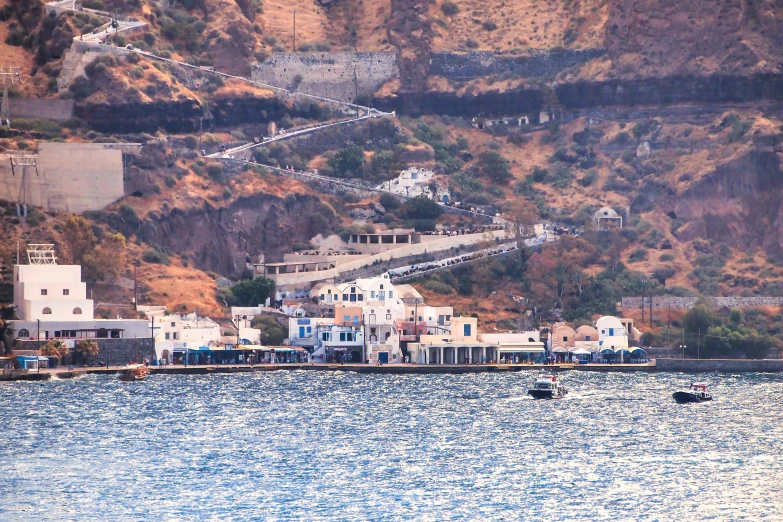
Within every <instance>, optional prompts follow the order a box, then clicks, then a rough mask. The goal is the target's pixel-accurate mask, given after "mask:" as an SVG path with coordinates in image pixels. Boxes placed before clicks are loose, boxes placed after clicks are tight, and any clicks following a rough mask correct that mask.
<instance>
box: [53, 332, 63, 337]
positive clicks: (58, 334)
mask: <svg viewBox="0 0 783 522" xmlns="http://www.w3.org/2000/svg"><path fill="white" fill-rule="evenodd" d="M61 333H62V332H60V330H55V331H54V336H55V337H62V335H61Z"/></svg>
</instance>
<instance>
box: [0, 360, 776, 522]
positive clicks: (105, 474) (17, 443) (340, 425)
mask: <svg viewBox="0 0 783 522" xmlns="http://www.w3.org/2000/svg"><path fill="white" fill-rule="evenodd" d="M533 378H534V374H533V373H514V374H483V375H482V374H476V375H422V376H372V375H356V374H352V373H341V372H337V373H327V372H303V371H297V372H274V373H257V374H235V375H213V376H176V375H171V376H163V375H158V376H155V375H154V376H152V377H150V378H149V379H148V380H147V381H146V382H139V383H121V382H119V381H118V380H117V379H116V377H108V376H87V377H82V378H79V379H76V380H62V381H51V382H47V383H43V384H42V383H0V406H1V407H2V416H3V422H2V425H3V430H2V436H0V449H1V450H2V451H0V519H2V520H24V519H26V520H87V519H94V520H203V519H210V520H292V519H293V520H326V519H330V520H411V519H416V520H520V519H526V520H539V519H549V520H589V521H593V520H708V519H712V520H740V519H747V520H783V460H782V459H781V455H783V423H781V420H783V405H782V401H781V397H783V377H781V376H777V375H761V374H759V375H755V374H749V375H710V376H708V377H706V378H705V379H706V380H708V381H711V382H714V383H715V386H714V388H713V392H714V393H715V395H716V399H717V400H716V401H715V402H713V403H711V404H709V403H708V404H695V405H677V404H675V403H674V402H673V401H672V399H671V392H672V391H673V390H674V389H676V388H678V387H679V386H680V385H682V384H687V383H688V382H689V379H690V378H691V377H690V376H687V375H677V374H657V375H656V374H651V375H648V374H644V373H638V374H628V375H620V374H599V373H585V372H571V373H567V374H563V378H564V381H565V382H566V384H567V386H568V388H569V389H570V390H571V395H569V398H568V399H564V400H560V401H534V400H532V399H528V398H527V397H526V396H525V391H526V388H527V386H528V385H529V384H530V383H531V382H532V380H533ZM618 399H624V400H618Z"/></svg>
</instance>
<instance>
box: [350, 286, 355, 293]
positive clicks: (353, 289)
mask: <svg viewBox="0 0 783 522" xmlns="http://www.w3.org/2000/svg"><path fill="white" fill-rule="evenodd" d="M351 293H352V294H355V293H356V287H355V286H352V287H351Z"/></svg>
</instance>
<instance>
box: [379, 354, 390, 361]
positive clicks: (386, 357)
mask: <svg viewBox="0 0 783 522" xmlns="http://www.w3.org/2000/svg"><path fill="white" fill-rule="evenodd" d="M378 362H379V363H381V364H388V363H389V352H378Z"/></svg>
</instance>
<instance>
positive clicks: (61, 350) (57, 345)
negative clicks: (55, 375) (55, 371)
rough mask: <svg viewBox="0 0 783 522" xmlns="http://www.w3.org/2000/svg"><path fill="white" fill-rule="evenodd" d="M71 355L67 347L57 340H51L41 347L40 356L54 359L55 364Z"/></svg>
mask: <svg viewBox="0 0 783 522" xmlns="http://www.w3.org/2000/svg"><path fill="white" fill-rule="evenodd" d="M70 353H71V350H70V349H69V348H68V346H67V345H66V344H65V343H64V342H62V341H59V340H52V341H49V342H48V343H46V344H45V345H43V346H42V347H41V355H44V356H46V357H54V358H55V359H57V364H58V365H59V364H60V360H61V359H63V358H65V357H67V356H68V355H69V354H70Z"/></svg>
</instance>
